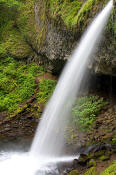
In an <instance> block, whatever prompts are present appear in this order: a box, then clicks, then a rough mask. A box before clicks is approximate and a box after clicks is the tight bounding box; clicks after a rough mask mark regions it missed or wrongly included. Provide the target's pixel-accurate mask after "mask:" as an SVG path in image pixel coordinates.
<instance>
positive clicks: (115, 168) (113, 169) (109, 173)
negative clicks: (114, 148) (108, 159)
mask: <svg viewBox="0 0 116 175" xmlns="http://www.w3.org/2000/svg"><path fill="white" fill-rule="evenodd" d="M100 175H116V161H114V163H113V164H112V165H110V166H109V167H108V168H106V170H105V171H104V172H102V173H101V174H100Z"/></svg>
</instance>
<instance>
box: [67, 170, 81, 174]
mask: <svg viewBox="0 0 116 175" xmlns="http://www.w3.org/2000/svg"><path fill="white" fill-rule="evenodd" d="M68 175H79V172H78V170H72V171H71V172H70V173H69V174H68Z"/></svg>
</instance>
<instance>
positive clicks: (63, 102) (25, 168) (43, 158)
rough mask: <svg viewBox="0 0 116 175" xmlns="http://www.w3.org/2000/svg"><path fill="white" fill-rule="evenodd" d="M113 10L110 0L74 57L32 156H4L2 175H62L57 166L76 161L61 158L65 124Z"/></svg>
mask: <svg viewBox="0 0 116 175" xmlns="http://www.w3.org/2000/svg"><path fill="white" fill-rule="evenodd" d="M112 7H113V0H110V2H109V3H108V4H107V6H106V7H105V8H104V9H103V10H102V12H101V13H100V14H99V15H98V16H97V17H96V18H95V20H94V21H93V23H92V24H91V25H90V27H89V28H88V29H87V31H86V32H85V34H84V36H83V37H82V39H81V41H80V44H79V46H78V47H77V48H76V50H75V51H74V53H73V54H72V56H71V57H70V59H69V61H68V63H67V65H66V66H65V68H64V71H63V73H62V75H61V77H60V79H59V82H58V84H57V86H56V89H55V91H54V93H53V95H52V97H51V99H50V101H49V103H48V105H47V107H46V109H45V111H44V113H43V115H42V119H41V121H40V123H39V127H38V129H37V131H36V135H35V138H34V141H33V144H32V147H31V150H30V152H29V153H20V152H19V153H12V152H11V153H4V152H2V153H0V173H1V174H2V175H16V174H17V175H20V174H22V175H26V174H28V175H37V174H39V175H46V174H49V173H50V174H53V175H59V174H60V173H59V172H58V170H57V169H55V168H56V167H55V166H56V164H54V163H56V162H66V161H72V160H73V159H74V157H64V156H62V157H61V154H62V153H63V151H64V150H63V147H64V132H65V124H66V121H67V120H68V116H69V114H70V111H71V107H72V104H73V99H74V97H75V96H76V95H77V93H78V91H79V87H80V84H81V81H82V78H83V76H84V73H85V70H86V67H87V64H88V59H90V57H91V56H92V53H93V51H94V49H95V46H96V44H97V42H98V41H99V38H100V35H101V33H102V31H103V28H104V27H105V25H106V22H107V20H108V18H109V16H110V12H111V10H112ZM51 164H54V166H51Z"/></svg>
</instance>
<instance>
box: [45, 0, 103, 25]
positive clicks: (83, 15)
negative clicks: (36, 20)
mask: <svg viewBox="0 0 116 175" xmlns="http://www.w3.org/2000/svg"><path fill="white" fill-rule="evenodd" d="M105 3H106V0H102V1H101V0H87V1H86V2H85V3H84V0H81V1H80V0H73V1H71V0H50V1H49V2H48V7H49V10H50V15H51V16H52V17H53V18H55V19H56V20H57V19H58V17H61V19H62V20H63V22H64V23H65V25H66V26H67V27H68V28H73V27H74V26H75V25H78V27H79V26H81V27H82V26H83V25H84V26H86V25H87V23H88V21H87V19H88V18H89V16H90V13H91V15H92V14H94V15H96V12H97V10H98V9H97V6H99V4H102V6H103V4H105ZM94 15H93V16H94Z"/></svg>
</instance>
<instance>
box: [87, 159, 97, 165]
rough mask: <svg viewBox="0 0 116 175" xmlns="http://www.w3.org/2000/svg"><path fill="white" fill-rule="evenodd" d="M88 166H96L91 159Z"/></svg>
mask: <svg viewBox="0 0 116 175" xmlns="http://www.w3.org/2000/svg"><path fill="white" fill-rule="evenodd" d="M88 165H89V166H90V167H95V165H96V162H95V160H94V159H91V160H90V161H89V163H88Z"/></svg>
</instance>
